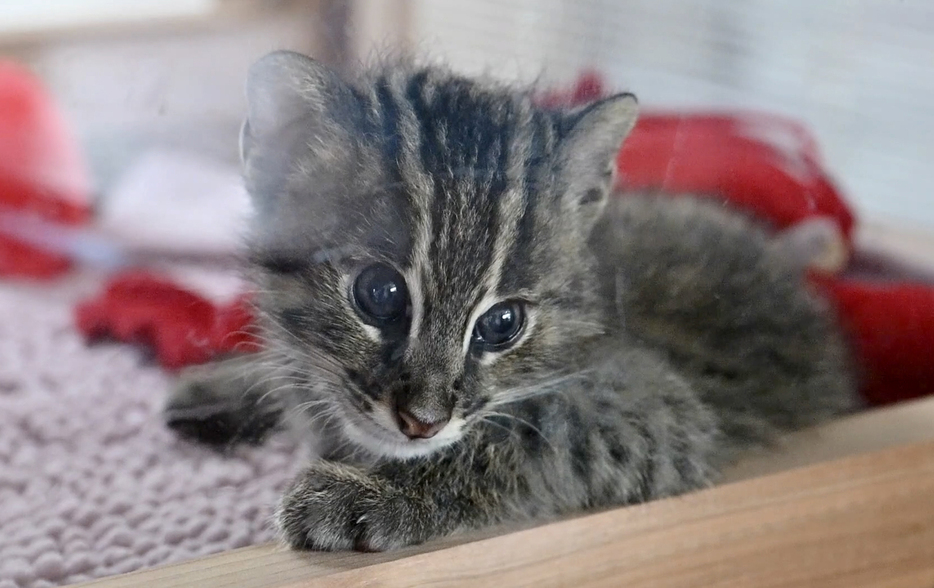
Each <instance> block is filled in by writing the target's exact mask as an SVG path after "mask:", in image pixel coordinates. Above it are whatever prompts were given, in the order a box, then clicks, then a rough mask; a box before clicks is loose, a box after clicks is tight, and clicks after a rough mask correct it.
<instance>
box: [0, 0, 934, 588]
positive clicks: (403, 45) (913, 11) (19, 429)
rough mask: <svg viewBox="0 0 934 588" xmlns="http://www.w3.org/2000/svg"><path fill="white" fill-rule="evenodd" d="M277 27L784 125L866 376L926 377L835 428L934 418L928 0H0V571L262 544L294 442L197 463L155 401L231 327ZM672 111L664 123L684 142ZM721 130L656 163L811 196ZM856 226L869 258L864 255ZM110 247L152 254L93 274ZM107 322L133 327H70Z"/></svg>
mask: <svg viewBox="0 0 934 588" xmlns="http://www.w3.org/2000/svg"><path fill="white" fill-rule="evenodd" d="M276 49H292V50H297V51H300V52H303V53H307V54H310V55H312V56H314V57H316V58H318V59H319V60H322V61H324V62H327V63H329V64H331V65H332V66H334V67H335V68H343V69H348V70H349V69H353V68H356V67H359V65H360V64H361V63H363V62H366V61H368V60H370V59H371V58H372V57H373V56H374V54H377V53H380V52H384V51H392V52H410V53H414V54H416V55H417V56H420V57H421V58H422V59H425V60H433V61H441V62H446V63H447V64H449V65H450V66H451V67H453V68H454V69H455V70H459V71H461V72H463V73H467V74H477V73H486V74H492V75H493V76H496V77H501V78H505V79H508V80H519V81H525V82H532V81H536V82H538V83H539V84H540V85H541V87H544V88H571V87H573V86H574V85H575V84H576V83H577V80H578V76H579V75H580V74H581V73H582V72H597V73H598V74H599V75H601V76H603V79H604V80H605V82H606V85H607V86H609V87H610V88H612V89H617V90H629V91H632V92H634V93H636V94H637V95H638V96H639V98H640V101H641V103H642V105H643V108H644V110H653V109H656V110H658V109H681V110H723V111H727V112H729V113H735V112H737V111H743V110H757V111H764V112H767V113H774V114H779V115H785V116H788V117H791V118H792V119H794V120H797V121H800V122H801V123H803V124H804V126H805V127H806V128H807V129H808V130H810V131H811V132H812V133H813V134H814V136H815V138H816V140H817V143H818V145H819V147H820V150H821V152H822V155H823V159H824V161H823V163H824V166H825V167H826V169H827V170H828V171H829V173H830V174H831V175H832V176H833V178H834V180H835V182H837V184H838V185H839V187H840V188H841V191H842V196H843V199H844V200H845V201H846V202H847V203H852V204H853V205H854V206H855V208H856V211H857V213H858V215H859V217H860V219H859V220H860V233H861V234H860V235H858V236H859V237H860V238H861V241H862V242H861V243H859V247H858V249H859V251H857V253H859V255H858V256H854V257H853V260H852V263H850V264H849V265H847V266H845V267H838V268H837V269H838V270H842V271H843V272H844V274H845V275H843V277H842V278H841V281H840V282H839V285H840V289H839V290H835V291H834V292H835V294H833V296H834V302H835V303H838V307H839V308H842V309H843V312H842V314H843V317H842V319H843V320H844V322H846V321H849V320H850V319H852V324H851V323H849V322H847V324H848V325H849V326H850V327H852V329H851V331H852V333H851V334H853V339H852V340H853V341H854V342H855V343H856V346H857V347H858V348H859V349H860V351H861V354H860V355H859V363H860V367H861V368H862V370H863V371H864V372H865V373H867V374H869V377H867V378H866V379H867V381H868V382H869V384H867V385H866V386H865V387H864V389H863V393H864V396H865V397H866V399H867V400H870V401H871V402H872V403H874V405H881V404H886V403H889V402H895V401H900V400H904V399H907V398H911V397H915V396H924V395H932V396H929V397H928V400H927V402H928V405H927V406H928V409H926V412H925V411H924V410H921V411H920V412H916V413H912V415H913V416H912V417H911V419H909V420H901V421H899V422H898V423H897V424H896V423H895V422H894V421H892V424H891V425H890V426H888V427H882V428H881V429H879V430H878V431H877V432H876V433H875V434H864V433H863V432H862V431H860V432H859V433H858V434H854V435H853V436H852V438H846V439H843V438H842V437H839V436H838V437H833V436H831V437H833V438H835V439H837V443H838V444H840V445H848V446H849V445H852V446H853V447H854V448H860V447H862V448H865V447H866V446H867V444H870V445H871V444H873V443H879V442H880V440H887V441H886V442H889V443H895V442H896V441H899V442H901V441H906V438H907V437H911V436H914V437H915V438H917V437H920V436H922V435H923V436H925V437H924V438H927V437H929V436H930V432H931V431H934V427H932V425H931V417H930V415H931V414H932V411H931V408H932V407H934V405H931V404H930V403H931V402H932V399H934V363H932V362H931V359H930V353H931V351H930V350H931V349H932V348H934V287H931V284H932V283H934V273H932V271H931V269H932V268H934V257H932V255H934V246H932V242H934V241H932V236H934V140H932V138H934V108H932V107H931V106H930V104H929V102H930V100H931V97H932V96H934V0H771V1H766V0H122V1H121V0H0V529H3V533H2V534H0V588H7V587H11V586H12V587H15V588H33V587H35V588H48V587H49V586H56V585H63V584H68V583H73V582H79V581H83V580H87V579H91V578H96V577H101V576H107V575H114V574H117V573H123V572H128V571H132V570H136V569H140V568H144V567H148V566H154V565H161V564H165V563H170V562H177V561H182V560H185V559H190V558H193V557H198V556H203V555H206V554H209V553H216V552H219V551H225V550H229V549H233V548H235V547H242V546H245V545H251V544H258V543H262V542H265V541H270V540H272V539H273V534H272V530H271V528H270V526H269V521H270V520H271V513H272V507H273V505H274V504H275V503H276V501H277V500H278V496H279V490H280V489H281V488H283V487H284V484H285V483H286V482H287V480H288V478H289V477H290V476H291V474H292V472H293V470H294V468H296V467H298V466H299V465H300V464H301V463H302V461H301V459H299V455H300V448H299V447H297V446H295V445H294V443H292V442H289V441H287V440H283V439H279V440H277V444H274V445H273V447H271V448H270V447H266V448H263V449H262V450H259V449H253V448H250V449H249V450H244V452H243V453H238V454H236V455H230V456H227V458H226V459H224V460H219V459H218V458H217V456H216V455H215V454H214V453H212V452H210V451H208V450H204V449H202V448H199V447H194V446H191V445H190V444H186V443H185V442H183V441H180V440H179V439H178V438H177V437H176V436H175V435H174V434H173V433H171V432H170V431H169V430H168V428H167V427H166V426H165V424H164V422H163V417H162V414H161V411H162V406H163V403H164V399H165V397H166V393H167V391H168V390H169V389H170V388H171V387H172V386H174V383H175V379H174V378H175V372H174V370H175V369H176V368H178V367H180V366H181V365H187V364H189V363H199V362H202V361H206V360H207V359H209V358H210V357H213V356H214V354H217V353H225V352H228V351H230V350H232V349H236V348H237V347H236V346H237V345H238V344H239V342H240V341H241V340H240V339H239V338H238V337H239V336H241V335H244V329H249V313H248V312H241V311H244V308H241V307H239V306H238V301H239V300H240V298H239V296H240V294H242V293H243V291H244V285H243V283H242V281H241V277H240V276H241V272H240V269H239V265H238V264H237V263H236V257H237V255H238V253H239V250H240V243H241V236H242V235H241V232H242V220H243V218H242V217H243V215H244V214H245V213H246V212H247V211H248V208H249V203H248V199H247V198H246V194H245V193H244V190H243V186H242V180H241V178H240V172H239V166H238V161H237V159H238V156H237V143H238V133H239V127H240V122H241V119H242V117H243V114H244V110H245V98H244V92H243V85H244V79H245V75H246V71H247V68H248V67H249V65H250V64H251V62H253V61H254V60H255V59H257V58H259V57H260V56H262V55H263V54H265V53H267V52H269V51H272V50H276ZM676 123H677V124H676V126H675V127H674V129H675V131H674V133H673V134H672V135H671V136H669V138H671V137H673V138H671V140H670V141H668V142H667V143H665V144H664V145H665V146H667V145H674V146H676V147H679V148H680V147H681V146H682V144H683V143H684V142H685V140H683V137H682V130H683V125H682V123H683V119H681V118H678V119H676ZM764 126H767V125H763V127H764ZM669 128H671V127H669ZM759 130H762V129H759ZM637 131H638V127H637ZM747 131H748V130H747ZM683 134H690V133H683ZM650 138H651V137H650ZM695 138H696V137H695ZM720 138H721V135H716V134H715V135H714V139H716V141H712V142H710V143H707V144H706V145H705V147H707V148H709V151H710V153H707V152H703V153H701V152H702V151H704V148H698V147H697V146H696V145H697V143H694V144H693V145H694V147H693V149H694V150H693V151H692V150H691V149H690V148H687V147H685V148H684V149H679V148H674V147H673V148H672V150H671V153H672V154H673V155H672V156H671V158H670V159H669V160H666V161H663V162H662V165H661V166H660V167H659V168H658V170H660V171H659V172H658V173H659V175H662V174H664V177H665V179H666V181H667V180H668V179H669V177H670V176H677V175H678V174H677V172H675V173H669V172H671V171H672V169H673V168H676V167H678V164H680V163H683V162H688V163H694V162H696V161H698V160H701V163H700V164H699V166H700V167H704V166H707V171H709V169H710V168H715V169H714V171H715V172H716V174H718V175H717V176H716V178H717V179H718V180H720V179H724V178H725V179H726V180H729V181H733V184H735V185H734V187H736V186H739V187H740V188H742V189H743V190H745V192H744V191H743V190H739V191H738V193H733V194H732V195H731V196H732V197H733V198H741V197H747V196H748V197H749V199H751V200H754V201H755V202H763V201H766V200H767V197H768V196H777V197H776V198H774V199H772V200H769V204H770V205H774V209H771V210H769V211H768V212H772V213H774V214H775V216H778V215H779V213H780V212H787V210H788V209H789V208H794V205H800V207H801V208H806V209H807V210H806V211H805V213H808V212H814V211H815V210H818V211H819V212H820V210H819V208H820V207H819V206H818V205H817V204H815V202H816V201H817V200H818V199H819V198H818V197H817V196H815V194H818V195H820V194H821V193H822V192H820V191H818V190H811V188H812V187H813V186H812V184H811V183H808V182H807V181H805V180H813V179H814V178H813V177H812V178H805V180H802V185H803V186H804V187H803V188H802V187H801V186H798V188H799V189H798V190H797V194H790V193H789V190H788V189H787V186H788V185H789V184H792V185H793V184H795V183H796V180H799V179H801V178H802V177H805V176H807V175H808V174H807V173H806V172H807V169H806V168H805V172H801V169H802V167H803V166H801V165H798V167H796V164H800V162H801V158H798V159H796V158H795V152H796V146H795V145H791V146H788V147H789V148H787V149H780V148H779V149H774V150H769V151H768V153H769V157H767V158H764V159H766V162H765V163H768V164H769V165H768V166H765V165H761V164H762V163H763V162H762V161H759V162H758V164H760V165H759V166H758V167H757V166H756V165H755V164H757V162H756V161H755V160H754V158H753V161H752V164H750V161H749V160H743V159H742V158H741V157H738V156H737V155H736V153H737V152H736V151H731V150H729V149H721V150H719V152H718V148H719V147H721V146H723V145H721V142H719V140H720ZM726 138H727V139H729V138H731V137H726ZM781 138H782V137H771V139H773V142H779V139H781ZM785 138H787V137H785ZM666 141H667V139H666ZM765 142H768V141H765ZM633 143H634V141H633V140H632V139H631V140H630V141H628V142H627V144H626V146H624V151H625V150H626V149H628V148H629V147H628V146H631V145H633ZM770 144H771V143H770ZM640 145H641V146H639V147H636V148H632V149H631V153H630V155H636V156H638V155H640V154H641V153H645V152H650V151H651V149H643V148H642V147H643V146H644V145H645V143H642V144H640ZM731 145H732V144H727V145H726V147H730V146H731ZM747 146H748V145H747ZM781 147H785V146H781ZM797 147H800V145H798V146H797ZM799 151H800V149H799ZM713 152H718V153H713ZM711 153H713V154H714V156H716V155H720V156H721V157H720V159H717V158H716V157H714V158H712V159H713V160H714V164H711V163H710V160H711V158H709V157H708V158H706V159H705V157H703V156H704V155H710V154H711ZM724 153H726V154H727V155H725V156H724V155H723V154H724ZM774 153H778V155H776V156H775V159H777V160H779V163H775V162H774V161H773V159H772V155H773V154H774ZM685 154H686V156H683V157H682V155H685ZM789 154H790V155H789ZM695 155H700V156H701V157H695ZM798 155H800V154H798ZM676 156H678V157H676ZM666 157H667V155H666ZM678 158H680V159H679V161H678V162H677V163H675V159H678ZM636 159H638V157H636ZM773 164H774V165H773ZM743 166H746V168H747V169H746V170H745V171H747V172H748V171H749V169H753V171H758V172H760V175H758V176H755V177H754V179H757V180H759V181H758V183H755V182H752V181H751V180H750V177H751V176H750V175H749V174H747V175H743V173H742V172H743V171H744V169H743ZM770 166H771V167H770ZM765 167H768V168H769V169H772V168H773V167H774V168H781V170H782V173H784V172H785V171H788V173H787V174H786V175H782V174H776V173H772V174H771V175H768V174H762V173H761V172H762V169H763V168H765ZM685 168H686V169H687V168H690V165H688V166H685ZM789 170H790V171H789ZM630 171H631V170H630ZM689 171H692V170H690V169H689ZM693 171H696V170H693ZM773 171H774V170H773ZM681 173H682V174H683V175H689V174H687V173H685V172H684V171H683V170H682V171H681ZM789 176H791V179H790V180H789ZM776 177H778V180H782V179H784V183H782V182H781V181H778V180H776ZM762 178H766V179H765V180H762ZM819 179H820V180H821V181H823V175H820V177H819ZM729 181H727V182H726V183H729ZM740 184H743V185H741V186H740ZM750 184H755V185H752V188H754V189H750ZM820 186H823V187H826V184H820ZM759 188H762V190H759ZM691 189H694V188H691ZM762 194H766V196H767V197H761V195H762ZM825 195H826V194H825ZM88 200H91V205H89V202H88ZM789 203H791V204H789ZM24 212H25V213H29V214H21V213H24ZM792 212H795V213H798V212H801V210H797V209H796V210H793V211H792ZM823 212H826V211H823ZM838 212H839V210H838ZM845 212H846V211H844V213H845ZM764 216H765V217H767V218H769V219H772V216H770V215H764ZM805 216H806V215H805ZM843 216H845V217H846V220H847V221H848V220H849V216H848V214H844V215H843ZM27 217H28V218H27ZM37 219H38V220H37ZM27 220H28V221H29V222H28V223H27V222H26V221H27ZM785 220H788V219H785ZM793 220H799V218H797V217H796V218H795V219H793ZM838 220H839V219H838ZM40 221H41V222H40ZM45 221H54V222H51V226H50V225H49V224H42V223H43V222H45ZM30 223H33V224H30ZM873 223H876V224H875V225H874V226H875V230H874V231H873V230H872V226H873ZM24 227H25V228H24ZM82 231H87V232H82ZM904 235H909V237H905V236H904ZM873 240H875V244H876V245H880V246H881V245H885V246H884V247H879V249H880V251H882V252H884V253H887V254H891V255H888V256H887V257H884V258H881V261H880V258H877V257H872V256H871V255H867V254H870V253H874V251H873V248H872V247H864V246H865V245H866V244H867V241H868V244H869V245H873ZM31 245H37V247H32V246H31ZM133 246H136V249H135V250H134V251H135V252H136V253H137V254H140V257H138V258H134V257H133V256H131V255H128V254H127V255H124V254H125V253H126V251H128V250H129V249H132V247H133ZM167 253H171V254H172V255H167ZM179 253H181V254H182V255H179ZM831 253H834V251H831ZM836 253H841V251H836ZM143 254H145V255H143ZM122 255H123V256H124V257H121V256H122ZM147 255H148V257H146V256H147ZM184 255H189V257H188V258H184ZM198 256H201V257H198ZM838 257H840V259H839V261H841V263H842V262H846V261H847V260H846V259H845V257H846V256H845V255H841V256H838ZM127 258H129V261H130V262H132V263H125V264H124V265H122V266H121V263H122V262H126V261H127ZM179 258H182V259H181V260H180V259H179ZM192 258H194V259H192ZM895 259H897V260H899V261H913V260H914V261H916V262H917V263H916V264H915V267H911V268H907V269H906V268H904V267H897V268H895V266H896V265H898V264H894V263H892V262H893V260H895ZM75 260H77V261H89V260H90V261H93V262H94V263H86V264H74V265H75V266H76V267H75V269H80V270H81V271H70V270H71V269H72V262H73V261H75ZM127 267H129V268H131V269H133V270H139V271H142V272H148V275H146V274H145V273H144V275H142V276H141V275H140V274H138V273H134V272H131V273H130V274H129V276H126V275H124V274H119V275H118V273H117V272H115V271H114V269H126V268H127ZM880 268H881V269H880ZM893 268H895V269H893ZM888 270H892V272H891V274H890V275H886V271H888ZM896 270H897V271H896ZM909 270H910V271H909ZM899 272H901V273H899ZM879 275H882V278H883V279H881V280H879V279H878V277H879ZM23 276H25V277H28V278H34V277H60V278H61V279H60V280H57V281H46V282H42V281H35V282H33V281H29V280H17V279H12V278H13V277H23ZM848 280H849V281H848ZM911 280H914V281H913V282H912V281H911ZM880 284H881V285H880ZM181 288H184V289H181ZM851 302H852V304H850V303H851ZM238 321H239V322H238ZM111 339H113V340H116V341H121V342H125V343H131V344H132V345H125V346H124V345H88V344H87V343H89V342H94V343H97V342H99V341H101V340H105V341H106V340H111ZM111 342H112V341H111ZM909 410H914V409H912V408H909ZM854 431H855V429H854ZM807 444H808V447H809V448H810V447H811V446H812V445H813V442H812V440H811V438H808V441H807ZM805 453H806V452H805ZM817 453H818V454H819V453H820V451H818V452H817ZM798 455H799V456H800V453H799V454H798ZM11 579H12V580H11ZM11 582H12V583H11Z"/></svg>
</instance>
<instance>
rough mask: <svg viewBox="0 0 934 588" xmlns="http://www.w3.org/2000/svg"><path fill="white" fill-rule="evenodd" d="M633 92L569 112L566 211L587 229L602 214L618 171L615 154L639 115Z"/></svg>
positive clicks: (564, 167) (564, 153) (563, 152)
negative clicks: (615, 173) (614, 175)
mask: <svg viewBox="0 0 934 588" xmlns="http://www.w3.org/2000/svg"><path fill="white" fill-rule="evenodd" d="M638 113H639V105H638V102H637V101H636V97H635V96H634V95H632V94H617V95H615V96H611V97H609V98H605V99H603V100H600V101H598V102H595V103H593V104H590V105H588V106H585V107H584V108H582V109H581V110H578V111H576V112H573V113H571V114H570V115H569V120H568V122H569V125H570V129H569V131H568V132H567V134H566V135H565V138H564V139H563V140H562V144H563V145H562V148H561V166H562V171H563V173H562V176H563V179H564V182H563V184H564V186H563V189H564V194H563V195H562V201H561V207H562V209H563V212H565V213H567V214H568V215H572V216H573V217H574V218H577V219H579V222H580V226H581V228H582V229H584V230H585V231H589V229H590V228H591V227H592V226H593V223H594V222H596V220H597V219H598V218H599V217H600V214H601V213H602V212H603V208H604V205H605V204H606V200H607V197H608V194H609V191H610V188H611V183H612V181H613V174H614V172H615V170H616V155H617V153H619V149H620V147H621V146H622V144H623V140H624V139H625V138H626V136H627V135H628V134H629V132H630V131H631V130H632V127H633V126H635V124H636V119H637V118H638Z"/></svg>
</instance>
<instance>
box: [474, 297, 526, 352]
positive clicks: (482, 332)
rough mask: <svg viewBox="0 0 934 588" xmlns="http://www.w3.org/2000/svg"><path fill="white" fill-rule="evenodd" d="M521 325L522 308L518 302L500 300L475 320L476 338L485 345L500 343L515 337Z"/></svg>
mask: <svg viewBox="0 0 934 588" xmlns="http://www.w3.org/2000/svg"><path fill="white" fill-rule="evenodd" d="M521 327H522V310H521V308H519V306H518V304H516V303H512V302H501V303H499V304H497V305H495V306H493V308H491V309H490V310H488V311H486V312H485V313H484V314H483V315H482V316H481V317H480V319H479V320H478V321H477V328H476V334H477V339H479V340H480V341H481V342H483V343H486V344H487V345H502V344H503V343H506V342H507V341H509V340H511V339H512V338H513V337H515V336H516V333H518V332H519V329H520V328H521Z"/></svg>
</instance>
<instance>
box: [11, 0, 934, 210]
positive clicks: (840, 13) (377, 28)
mask: <svg viewBox="0 0 934 588" xmlns="http://www.w3.org/2000/svg"><path fill="white" fill-rule="evenodd" d="M279 48H288V49H295V50H300V51H304V52H306V53H309V54H311V55H313V56H315V57H318V58H319V59H322V60H325V61H327V62H330V63H332V64H335V65H336V66H339V67H353V66H354V64H358V63H359V62H361V61H366V60H367V59H368V58H369V57H371V56H372V54H373V53H374V52H375V51H380V50H386V49H397V48H401V49H404V50H407V51H414V52H415V53H417V54H419V55H421V56H423V57H427V58H430V59H435V60H442V61H445V62H447V63H449V64H451V65H452V66H453V67H455V68H456V69H458V70H462V71H465V72H468V73H474V72H488V73H492V74H494V75H497V76H501V77H505V78H508V79H516V78H518V79H523V80H533V79H540V80H543V81H545V82H548V83H553V84H568V83H571V82H572V81H573V80H574V78H575V76H576V75H577V74H578V73H579V72H580V71H581V70H583V69H595V70H597V71H599V72H601V73H602V74H603V75H604V76H605V77H606V79H607V80H608V81H609V82H610V85H611V86H613V87H615V88H619V89H628V90H631V91H634V92H635V93H637V94H638V95H639V97H640V99H641V101H642V103H643V104H644V105H646V106H648V107H704V108H708V107H718V108H719V107H730V108H736V107H741V108H755V109H765V110H768V111H770V112H775V113H780V114H787V115H791V116H793V117H795V118H797V119H799V120H801V121H802V122H804V123H805V124H806V125H807V126H808V127H809V128H810V129H811V130H812V131H813V132H814V133H815V134H816V137H817V139H818V141H819V144H820V146H821V148H822V150H823V152H824V155H825V157H826V163H827V166H828V167H829V169H830V171H831V172H832V173H833V174H834V175H835V177H836V178H837V180H838V181H839V183H840V184H841V186H842V188H843V189H844V192H845V194H846V195H847V196H848V197H849V198H850V199H851V201H853V202H854V203H855V205H856V206H857V207H858V210H859V212H861V213H862V215H863V216H873V217H880V218H890V219H892V220H895V221H898V222H899V223H907V224H908V225H917V226H919V227H921V228H927V227H931V228H934V206H932V202H934V200H932V189H934V165H931V162H932V161H934V142H932V141H931V137H932V136H934V109H932V108H931V107H930V106H929V100H930V96H932V95H934V3H931V2H930V1H929V0H859V1H844V0H827V1H823V2H813V1H810V0H783V1H781V2H779V1H774V0H773V1H766V0H742V1H723V0H387V1H376V0H132V1H127V2H112V1H108V0H44V1H42V2H36V1H34V0H4V1H3V2H2V3H0V55H4V56H7V57H10V56H12V57H15V58H17V59H19V60H21V61H22V62H24V63H26V64H27V65H28V66H29V67H30V68H32V69H33V71H34V72H36V73H38V74H39V76H40V77H41V78H42V80H43V81H44V82H45V83H46V84H47V86H48V87H49V88H50V90H51V92H52V93H53V95H54V97H55V98H56V99H57V100H58V103H59V105H60V107H61V108H62V109H63V110H64V111H65V113H66V115H67V118H68V120H69V122H70V123H71V125H72V126H73V128H74V130H75V132H76V133H77V135H78V137H79V139H80V142H81V144H82V146H83V148H84V154H85V156H86V158H87V159H88V163H89V165H90V169H91V172H92V181H93V183H94V187H95V193H96V194H97V195H98V196H99V197H106V196H107V194H108V192H109V189H110V187H111V186H113V184H114V182H116V181H117V180H118V179H119V177H120V175H121V173H122V172H124V171H125V170H126V169H127V167H128V166H131V165H132V164H133V162H134V161H135V160H137V159H138V158H139V157H141V156H142V155H143V154H145V153H147V152H148V151H151V150H152V149H154V148H174V149H182V150H186V151H193V152H197V153H198V154H200V155H203V156H205V157H208V158H213V159H215V160H217V161H219V162H226V163H228V164H231V165H233V164H235V162H236V135H237V128H238V124H239V120H240V117H241V115H242V111H243V107H244V103H243V95H242V83H243V78H244V72H245V70H246V68H247V66H248V65H249V63H250V62H251V61H253V60H254V59H255V58H257V57H259V56H260V55H261V54H263V53H265V52H267V51H269V50H273V49H279Z"/></svg>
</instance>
